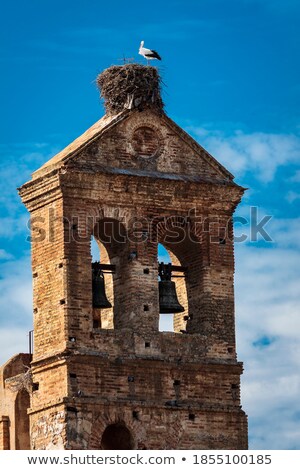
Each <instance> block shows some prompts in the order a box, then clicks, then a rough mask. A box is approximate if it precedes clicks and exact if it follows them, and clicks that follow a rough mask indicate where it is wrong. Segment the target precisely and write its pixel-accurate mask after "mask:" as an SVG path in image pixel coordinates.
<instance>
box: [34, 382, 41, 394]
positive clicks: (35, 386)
mask: <svg viewBox="0 0 300 470" xmlns="http://www.w3.org/2000/svg"><path fill="white" fill-rule="evenodd" d="M39 388H40V384H39V383H38V382H34V383H33V384H32V391H33V392H36V391H37V390H38V389H39Z"/></svg>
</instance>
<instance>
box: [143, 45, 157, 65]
mask: <svg viewBox="0 0 300 470" xmlns="http://www.w3.org/2000/svg"><path fill="white" fill-rule="evenodd" d="M139 54H140V55H142V56H143V57H145V59H147V64H148V65H149V60H152V59H158V60H161V57H160V55H159V54H158V53H157V52H156V51H153V50H151V49H146V48H145V47H144V41H141V45H140V48H139Z"/></svg>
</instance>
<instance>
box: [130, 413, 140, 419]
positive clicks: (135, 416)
mask: <svg viewBox="0 0 300 470" xmlns="http://www.w3.org/2000/svg"><path fill="white" fill-rule="evenodd" d="M132 417H133V419H139V413H138V411H133V412H132Z"/></svg>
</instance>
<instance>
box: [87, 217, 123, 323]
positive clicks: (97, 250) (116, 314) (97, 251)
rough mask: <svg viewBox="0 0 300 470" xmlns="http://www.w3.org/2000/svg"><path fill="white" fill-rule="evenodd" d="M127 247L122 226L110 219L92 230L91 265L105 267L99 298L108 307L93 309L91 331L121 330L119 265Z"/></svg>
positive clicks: (100, 222)
mask: <svg viewBox="0 0 300 470" xmlns="http://www.w3.org/2000/svg"><path fill="white" fill-rule="evenodd" d="M126 247H127V232H126V229H125V227H124V225H123V224H122V223H121V222H120V221H118V220H116V219H112V218H105V219H102V220H100V221H99V222H98V223H97V224H96V226H95V227H94V230H93V234H92V238H91V254H92V262H93V263H94V262H96V261H97V262H99V263H100V265H101V266H103V265H105V267H104V268H103V269H102V267H101V271H102V273H103V284H102V289H103V292H102V294H103V295H105V297H106V299H107V301H108V303H109V304H111V307H109V306H108V307H107V306H105V307H103V308H93V325H94V328H103V329H114V328H118V327H120V323H121V322H120V318H122V315H121V312H120V310H121V308H122V290H124V289H123V287H122V285H123V284H122V282H123V280H122V277H121V274H120V273H121V272H122V270H121V267H122V266H121V265H122V260H124V250H126Z"/></svg>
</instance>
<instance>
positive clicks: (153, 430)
mask: <svg viewBox="0 0 300 470" xmlns="http://www.w3.org/2000/svg"><path fill="white" fill-rule="evenodd" d="M98 84H99V86H100V87H101V92H102V96H103V97H104V98H105V107H106V114H105V116H104V117H103V118H102V119H100V120H99V121H98V122H96V124H94V125H93V126H92V127H91V128H90V129H88V130H87V131H86V132H85V133H84V134H83V135H82V136H81V137H79V138H78V139H76V140H75V141H74V142H72V143H71V144H70V145H69V146H68V147H66V148H65V149H64V150H63V151H61V152H60V153H59V154H58V155H56V156H55V157H53V158H52V159H51V160H50V161H48V162H47V163H45V164H44V165H43V166H42V167H41V168H40V169H39V170H37V171H36V172H35V173H33V175H32V180H31V181H30V182H28V183H26V184H24V185H23V186H22V187H21V188H20V195H21V197H22V200H23V202H24V204H25V205H26V207H27V208H28V210H29V211H30V214H31V227H32V271H33V293H34V352H33V360H32V363H31V368H32V375H33V390H34V391H33V392H32V394H31V404H30V408H29V410H28V413H29V417H30V441H31V448H32V449H246V448H247V417H246V415H245V413H244V412H243V411H242V409H241V405H240V375H241V374H242V370H243V368H242V363H240V362H237V358H236V349H235V323H234V291H233V275H234V254H233V240H232V238H233V237H232V235H233V229H232V214H233V212H234V210H235V208H236V206H237V204H238V203H239V201H240V199H241V196H242V194H243V191H244V190H243V188H241V187H240V186H238V185H237V184H236V183H235V182H234V181H233V176H232V175H231V174H230V173H229V172H228V171H227V170H226V169H225V168H224V167H223V166H222V165H221V164H220V163H218V162H217V160H215V159H214V158H213V157H212V156H211V155H210V154H209V153H208V152H207V151H206V150H204V149H203V148H202V147H201V146H200V145H199V144H198V143H196V142H195V141H194V140H193V139H192V138H191V137H190V136H189V135H188V134H186V133H185V132H184V131H183V130H182V129H181V128H179V127H178V126H177V125H176V124H175V123H174V122H173V121H172V120H171V119H170V118H169V117H167V116H166V114H165V113H164V111H163V103H162V100H161V97H160V79H159V75H158V72H157V70H156V68H154V67H150V66H141V65H138V64H126V65H123V66H113V67H110V68H109V69H107V70H105V71H104V72H102V74H100V75H99V77H98ZM92 238H94V239H95V241H96V243H97V245H98V247H99V260H98V261H99V262H98V263H92V255H91V240H92ZM158 244H161V245H163V246H164V247H165V249H166V250H167V251H168V253H169V255H170V258H171V260H172V263H171V264H165V265H164V264H160V265H158ZM159 275H160V276H159ZM161 312H164V313H165V314H167V315H172V314H174V315H173V318H174V332H161V331H159V317H160V314H161Z"/></svg>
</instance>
